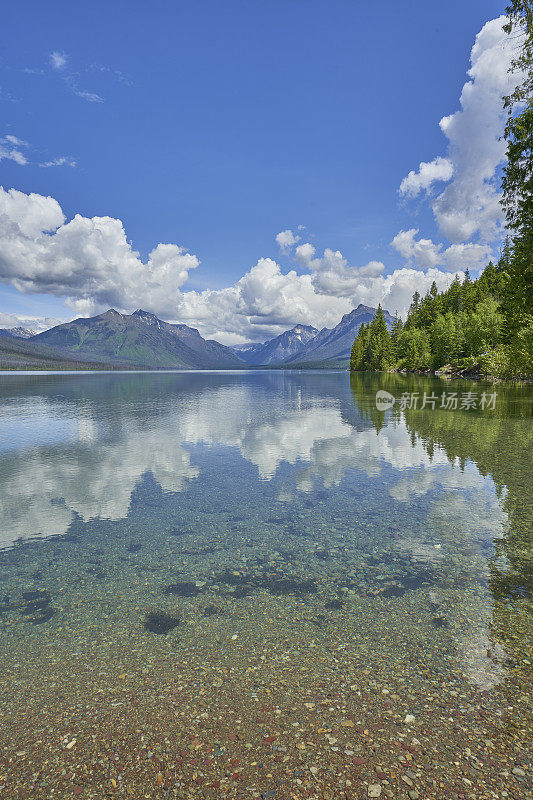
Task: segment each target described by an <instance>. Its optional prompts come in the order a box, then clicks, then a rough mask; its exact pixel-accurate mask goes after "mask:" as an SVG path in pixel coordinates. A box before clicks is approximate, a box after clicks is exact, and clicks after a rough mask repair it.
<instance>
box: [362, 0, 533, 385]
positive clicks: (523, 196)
mask: <svg viewBox="0 0 533 800" xmlns="http://www.w3.org/2000/svg"><path fill="white" fill-rule="evenodd" d="M506 14H507V23H506V25H505V26H504V30H506V32H507V33H508V34H512V35H513V36H514V38H515V39H516V42H517V46H516V53H517V55H516V57H515V58H514V59H513V61H512V63H511V68H510V71H511V72H513V73H517V74H518V75H519V76H520V82H519V83H518V85H517V87H516V89H515V90H514V91H513V93H512V94H510V95H509V96H508V97H505V98H504V108H506V109H507V110H508V119H507V125H506V128H505V139H506V141H507V163H506V165H505V168H504V171H503V179H502V190H503V197H502V205H503V208H504V211H505V215H506V218H507V227H508V230H509V231H510V233H511V234H512V235H511V236H510V237H508V238H507V239H506V241H505V244H504V247H503V250H502V253H501V258H500V259H499V261H498V263H497V264H496V265H495V264H493V263H492V262H490V263H489V264H488V266H487V267H486V269H485V270H484V272H483V274H482V275H481V276H480V277H479V278H478V279H477V280H474V281H473V280H472V279H471V277H470V273H469V271H468V269H467V270H466V272H465V278H464V280H463V282H462V283H461V281H460V280H459V276H457V275H456V276H455V278H454V280H453V281H452V283H451V285H450V287H449V288H448V289H447V290H446V291H445V292H438V290H437V286H436V285H435V283H433V284H432V286H431V288H430V290H429V292H428V293H427V294H426V296H425V297H423V298H422V297H421V296H420V294H419V292H415V293H414V295H413V301H412V303H411V306H410V308H409V312H408V314H407V319H406V321H405V325H402V322H401V320H396V321H395V323H394V326H393V329H392V331H391V335H390V336H389V335H387V336H385V334H384V333H383V328H384V320H383V319H382V317H383V315H382V314H381V309H380V312H379V313H380V314H381V319H380V320H378V321H377V322H376V320H377V318H378V314H376V318H375V319H374V320H373V321H372V323H371V324H370V326H368V327H366V328H362V329H361V331H359V335H358V337H357V339H356V341H355V342H354V347H353V350H352V360H351V364H350V366H351V369H352V370H358V369H387V368H389V367H390V366H395V367H396V368H397V369H406V370H428V369H434V370H436V369H439V368H441V367H444V366H445V365H450V367H451V368H452V369H464V368H472V369H476V370H478V371H479V372H481V373H484V374H487V375H496V376H501V377H504V378H506V377H523V376H533V0H512V2H511V3H510V4H509V5H508V7H507V8H506ZM385 333H386V329H385Z"/></svg>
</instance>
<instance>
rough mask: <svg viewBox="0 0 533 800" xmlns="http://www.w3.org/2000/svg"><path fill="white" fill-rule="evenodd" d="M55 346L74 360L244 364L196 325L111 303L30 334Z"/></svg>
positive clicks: (175, 365)
mask: <svg viewBox="0 0 533 800" xmlns="http://www.w3.org/2000/svg"><path fill="white" fill-rule="evenodd" d="M31 341H32V342H38V343H41V344H46V345H49V346H51V347H57V348H59V349H60V350H61V351H62V352H63V353H69V354H71V355H72V356H73V357H75V358H76V359H79V360H81V359H87V358H90V359H97V360H98V361H102V362H104V363H111V364H113V363H116V362H117V361H119V362H120V363H121V364H122V365H124V364H126V365H131V366H136V367H139V366H142V367H153V368H157V369H229V368H232V367H242V366H243V362H242V361H241V360H240V359H239V358H238V357H237V356H236V355H235V353H234V352H233V350H231V349H230V348H229V347H225V346H224V345H222V344H220V343H219V342H215V341H214V340H206V339H204V338H203V337H202V336H200V333H199V332H198V331H197V330H196V328H189V326H188V325H174V324H172V323H170V322H164V321H163V320H161V319H159V317H156V315H155V314H152V313H150V312H149V311H144V310H143V309H137V311H134V312H133V314H121V313H120V312H118V311H116V310H115V309H114V308H110V309H109V310H108V311H106V312H105V313H103V314H98V315H97V316H95V317H89V318H87V319H84V318H79V319H75V320H73V321H72V322H66V323H63V324H62V325H56V326H55V327H54V328H50V330H47V331H44V332H43V333H39V334H37V335H36V336H33V337H32V338H31Z"/></svg>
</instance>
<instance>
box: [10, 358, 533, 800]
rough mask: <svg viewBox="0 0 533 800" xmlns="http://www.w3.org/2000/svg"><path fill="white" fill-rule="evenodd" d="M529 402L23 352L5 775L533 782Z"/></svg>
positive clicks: (352, 787)
mask: <svg viewBox="0 0 533 800" xmlns="http://www.w3.org/2000/svg"><path fill="white" fill-rule="evenodd" d="M378 389H385V390H387V391H389V392H391V393H392V394H393V395H394V396H395V397H396V398H400V396H401V395H402V393H405V392H407V393H408V394H409V396H410V394H411V393H416V394H418V395H419V401H418V406H420V405H421V404H422V398H423V395H424V392H425V393H426V396H429V395H431V394H432V393H433V395H434V396H436V397H437V398H438V399H437V401H436V402H435V403H434V405H435V408H432V407H431V405H432V404H429V405H426V408H424V409H420V407H418V408H409V407H407V408H404V409H402V407H401V404H399V403H398V402H396V404H395V405H394V407H393V408H392V409H391V410H388V411H387V412H381V411H378V410H377V409H376V405H375V394H376V391H377V390H378ZM443 392H444V393H445V394H446V395H447V396H449V394H450V393H451V392H457V393H458V398H459V403H458V407H457V409H454V408H453V403H452V408H441V397H442V393H443ZM466 392H472V393H473V395H471V396H470V401H471V402H470V405H475V406H477V407H465V408H463V409H461V408H460V405H461V398H462V395H464V393H466ZM483 392H485V393H486V394H487V395H490V394H492V393H493V392H496V393H497V397H496V398H495V406H494V408H490V407H488V408H487V407H485V408H484V409H482V408H481V407H480V406H481V405H482V404H483V405H486V404H485V402H483V403H482V400H481V397H482V394H483ZM474 395H475V397H474ZM472 398H474V399H473V400H472ZM532 401H533V389H532V387H516V386H515V387H505V386H502V385H497V386H491V385H484V384H480V383H475V384H474V383H472V384H470V383H466V382H460V383H449V382H448V383H446V382H439V381H435V380H430V379H425V378H414V377H402V376H393V375H377V376H376V375H374V376H370V375H367V376H362V375H358V376H355V377H354V376H352V378H351V379H350V376H349V375H348V374H347V373H319V372H312V373H311V372H310V373H292V372H253V373H118V374H109V373H94V374H72V375H65V374H63V375H61V374H59V375H57V374H47V375H1V376H0V648H1V655H2V661H1V666H0V719H1V721H2V724H1V729H0V789H3V792H4V794H2V797H4V796H5V797H9V798H18V797H21V798H22V797H25V798H26V797H32V798H34V797H35V798H58V797H59V798H62V797H72V796H80V797H91V798H100V797H102V798H104V797H109V796H115V795H116V796H118V797H121V796H132V797H136V798H137V797H139V798H140V797H150V798H151V797H189V798H193V797H198V798H205V797H236V798H237V797H239V798H240V797H242V798H250V797H265V798H276V799H277V800H285V799H287V800H289V798H306V797H315V798H319V797H320V798H337V797H338V798H347V799H348V800H349V799H350V798H358V797H368V796H370V797H379V796H381V797H391V798H394V797H398V798H408V797H409V798H411V800H416V798H421V800H422V798H446V800H449V799H450V798H463V797H465V798H493V797H494V798H499V797H512V798H522V797H531V784H530V776H531V763H530V756H529V752H530V750H529V748H530V745H531V718H530V716H529V714H530V710H531V703H530V700H531V662H532V661H533V658H532V656H531V653H532V646H531V644H532V638H531V634H532V626H531V611H532V595H531V591H532V577H533V569H532V563H533V553H532V529H533V525H532V521H533V492H532V453H533V426H532ZM466 405H467V406H468V404H466ZM489 406H490V403H489Z"/></svg>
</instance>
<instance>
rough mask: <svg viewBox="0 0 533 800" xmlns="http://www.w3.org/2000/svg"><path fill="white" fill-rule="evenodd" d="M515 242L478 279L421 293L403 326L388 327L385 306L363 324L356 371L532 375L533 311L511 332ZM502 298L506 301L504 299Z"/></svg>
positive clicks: (354, 352)
mask: <svg viewBox="0 0 533 800" xmlns="http://www.w3.org/2000/svg"><path fill="white" fill-rule="evenodd" d="M513 258H514V245H513V244H510V243H506V246H505V247H504V251H503V253H502V258H501V259H500V261H499V262H498V264H497V265H496V266H495V265H494V264H493V263H492V262H491V263H490V264H489V265H488V266H487V268H486V269H485V271H484V272H483V274H482V275H481V276H480V277H479V278H478V279H477V280H474V281H473V280H471V278H470V276H469V275H466V276H465V279H464V281H463V282H462V283H461V281H460V280H459V278H457V277H456V278H455V279H454V280H453V281H452V283H451V285H450V287H449V288H448V289H447V290H446V291H444V292H438V291H437V287H436V286H435V285H433V286H432V287H431V289H430V290H429V292H428V293H427V295H426V296H425V297H424V298H423V299H421V297H420V295H419V294H418V292H415V295H414V296H413V302H412V303H411V307H410V309H409V314H408V317H407V320H406V323H405V325H403V324H402V321H401V319H399V318H396V319H395V321H394V324H393V326H392V329H391V332H390V333H389V332H388V331H387V327H386V325H385V320H384V317H383V313H382V311H381V308H380V309H379V310H378V313H377V314H376V316H375V318H374V320H373V321H372V322H371V323H370V325H363V326H361V328H360V330H359V333H358V335H357V338H356V339H355V342H354V345H353V348H352V357H351V361H350V368H351V369H352V370H386V369H390V368H394V369H405V370H408V371H412V370H423V371H426V370H430V369H432V370H438V369H440V368H442V367H444V366H447V365H449V366H450V367H451V369H452V370H465V369H472V370H474V371H479V372H480V373H481V374H487V375H496V376H500V377H503V378H507V377H513V376H517V377H519V376H529V375H533V315H531V316H530V315H527V314H524V313H522V315H521V316H520V317H519V324H518V325H515V326H514V327H513V328H512V330H511V333H509V328H510V325H509V319H510V318H511V315H510V313H506V305H505V299H506V298H507V297H509V295H510V291H509V289H508V283H509V282H510V281H511V280H512V279H511V278H510V275H509V271H510V261H511V260H512V259H513ZM502 298H503V299H502Z"/></svg>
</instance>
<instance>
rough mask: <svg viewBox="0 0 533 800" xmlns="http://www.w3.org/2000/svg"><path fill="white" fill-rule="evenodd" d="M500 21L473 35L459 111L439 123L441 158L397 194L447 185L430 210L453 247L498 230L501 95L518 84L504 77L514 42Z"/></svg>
mask: <svg viewBox="0 0 533 800" xmlns="http://www.w3.org/2000/svg"><path fill="white" fill-rule="evenodd" d="M505 21H506V17H504V16H501V17H498V18H497V19H493V20H490V21H489V22H487V23H486V24H485V25H484V26H483V28H482V29H481V31H480V32H479V33H478V35H477V36H476V40H475V43H474V46H473V47H472V51H471V54H470V64H471V66H470V69H469V70H468V78H469V79H468V81H467V82H466V83H465V84H464V86H463V88H462V91H461V97H460V101H459V102H460V108H459V109H458V110H457V111H456V112H455V113H453V114H450V115H449V116H445V117H443V118H442V119H441V121H440V123H439V124H440V128H441V130H442V132H443V133H444V135H445V137H446V139H447V141H448V145H447V152H446V156H445V157H441V156H438V157H437V158H435V159H433V161H430V162H427V163H426V162H422V163H421V164H420V166H419V168H418V170H417V171H411V172H410V173H409V174H408V175H407V177H405V178H404V179H403V180H402V182H401V184H400V193H401V194H403V195H405V196H407V197H416V196H417V195H418V194H419V193H420V192H421V191H422V190H427V189H429V188H430V187H431V186H432V185H433V183H434V182H435V181H443V180H444V181H448V183H447V185H446V187H445V188H444V189H443V190H442V191H441V192H440V193H438V194H437V195H436V196H435V197H434V199H433V201H432V210H433V213H434V215H435V220H436V222H437V224H438V226H439V229H440V230H441V231H442V233H443V234H444V235H445V236H446V238H447V239H448V240H449V241H450V242H453V243H460V242H466V241H468V240H470V239H472V238H473V237H475V236H477V237H478V238H479V239H480V240H481V241H483V242H491V241H494V240H495V239H497V238H498V236H499V235H500V234H501V231H502V221H503V215H502V209H501V205H500V192H499V185H498V168H499V166H500V165H501V164H502V162H503V160H504V158H505V150H506V143H505V140H504V139H503V138H502V134H503V129H504V125H505V113H504V111H503V108H502V96H503V95H505V94H509V92H510V91H512V89H513V88H514V86H515V85H516V83H517V81H518V80H519V76H518V75H516V74H514V75H513V74H510V73H509V67H510V64H511V60H512V58H513V57H514V56H515V55H516V52H515V50H516V42H513V40H512V37H509V36H508V34H506V33H505V32H504V30H503V27H502V26H503V24H504V23H505Z"/></svg>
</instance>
